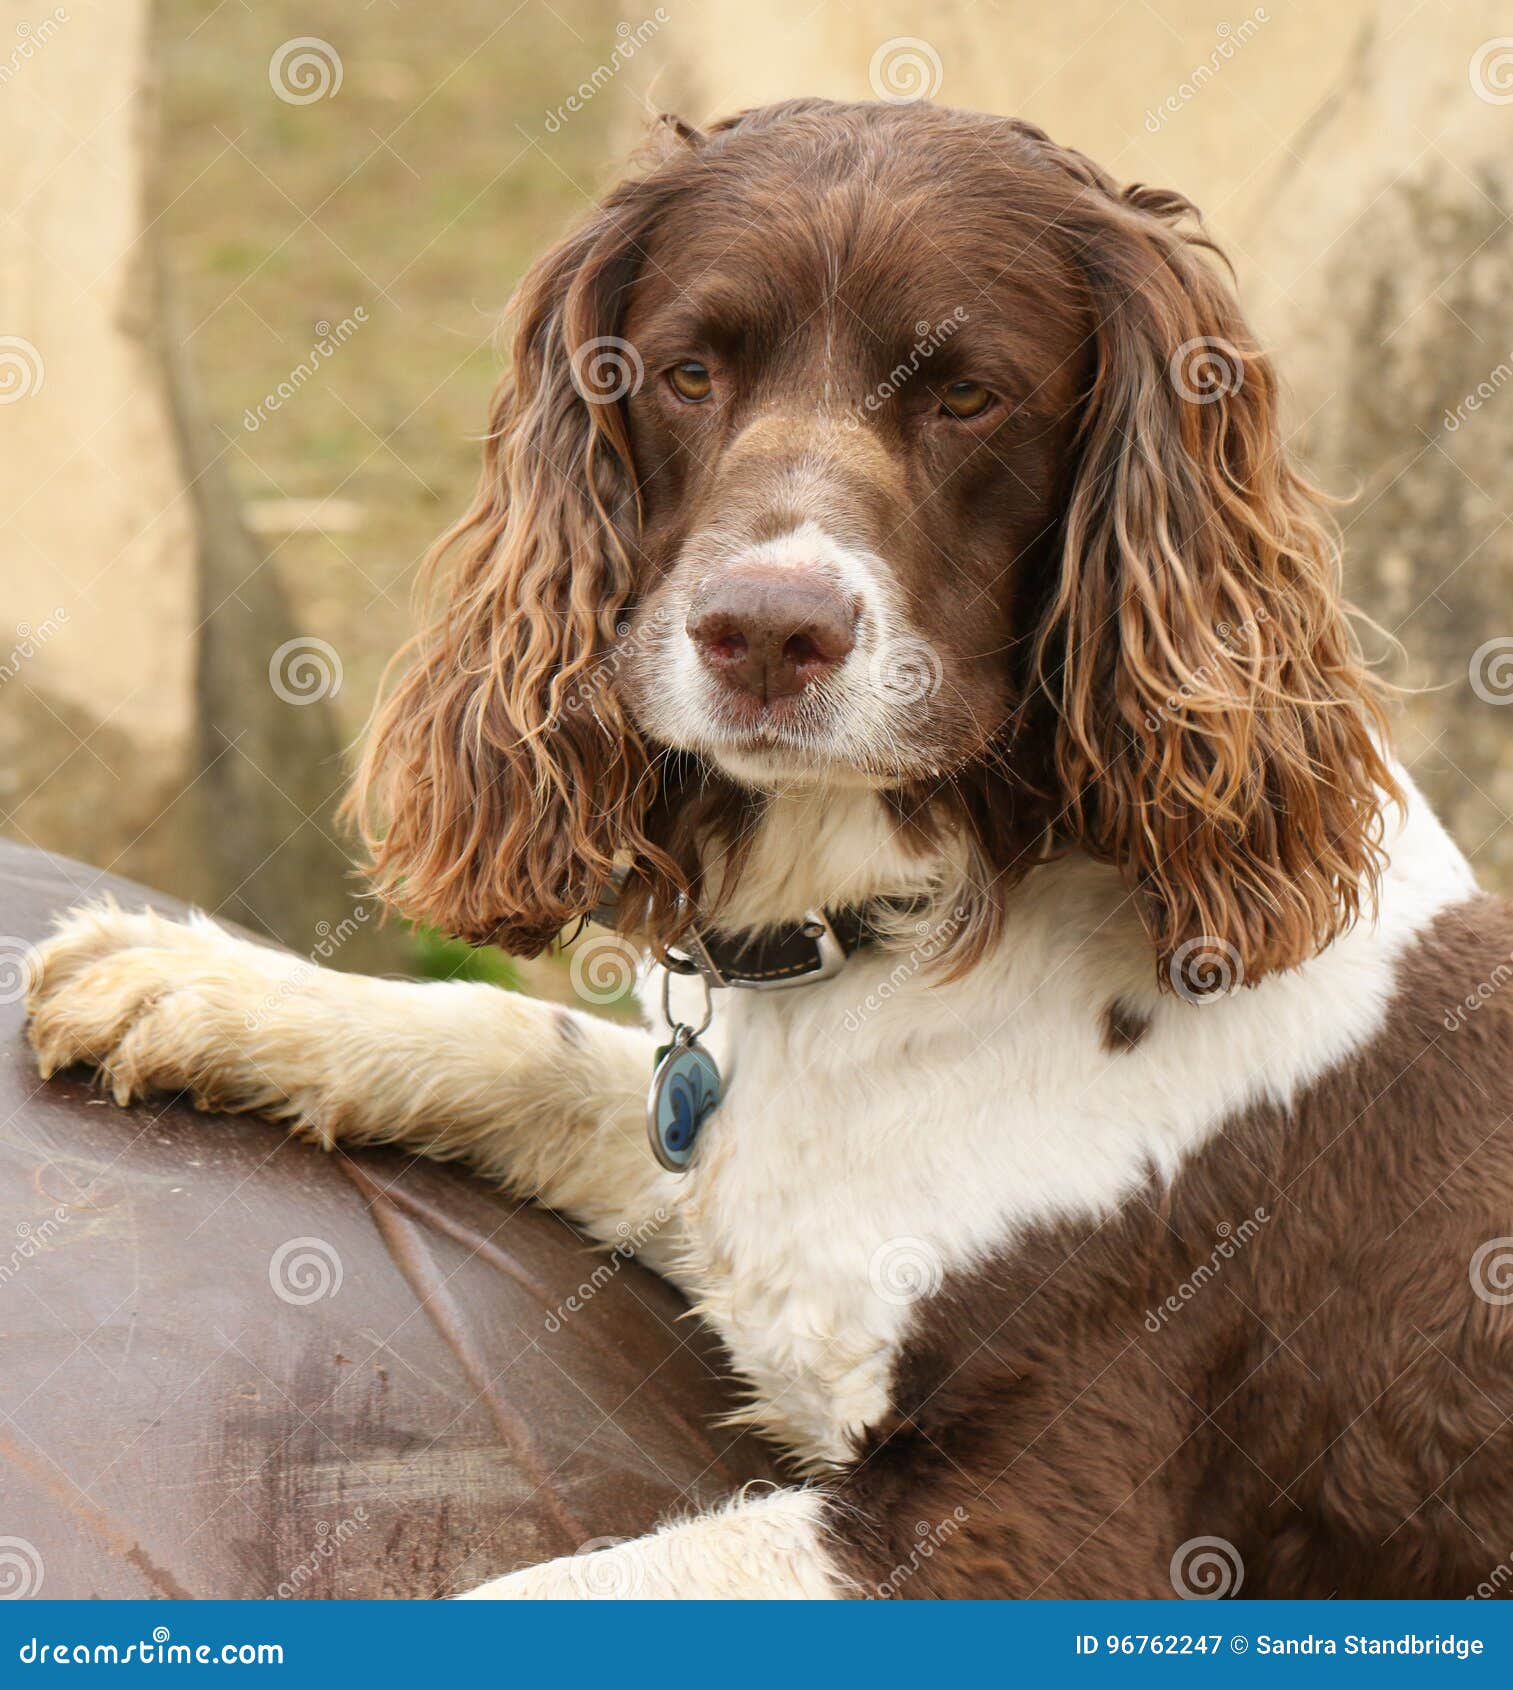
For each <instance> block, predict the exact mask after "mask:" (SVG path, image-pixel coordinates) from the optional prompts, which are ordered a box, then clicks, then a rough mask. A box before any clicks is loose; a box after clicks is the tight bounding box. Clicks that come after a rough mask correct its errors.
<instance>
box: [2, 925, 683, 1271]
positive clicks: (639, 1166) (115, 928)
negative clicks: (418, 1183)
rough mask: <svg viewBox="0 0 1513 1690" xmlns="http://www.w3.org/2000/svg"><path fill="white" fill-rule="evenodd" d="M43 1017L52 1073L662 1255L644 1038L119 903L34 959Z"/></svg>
mask: <svg viewBox="0 0 1513 1690" xmlns="http://www.w3.org/2000/svg"><path fill="white" fill-rule="evenodd" d="M29 1007H30V1011H31V1024H30V1029H29V1034H30V1038H31V1042H32V1045H33V1047H34V1048H35V1050H36V1052H37V1057H38V1061H39V1064H40V1066H41V1069H42V1072H43V1073H44V1075H46V1074H50V1073H52V1072H53V1071H54V1070H55V1069H57V1068H61V1067H63V1066H65V1065H66V1064H69V1063H88V1064H90V1065H91V1066H93V1067H95V1068H97V1069H98V1070H99V1071H100V1072H101V1074H102V1075H103V1076H104V1078H105V1080H106V1082H107V1084H108V1085H109V1087H110V1090H111V1093H112V1095H113V1096H114V1097H115V1099H116V1101H117V1102H118V1103H122V1104H125V1103H128V1102H130V1101H131V1100H132V1099H133V1098H135V1097H140V1096H142V1095H144V1094H145V1093H148V1092H153V1091H159V1092H172V1091H188V1092H190V1093H192V1094H193V1096H194V1098H195V1101H196V1103H197V1104H198V1105H199V1106H200V1107H202V1108H207V1109H228V1110H256V1111H259V1112H261V1113H263V1114H266V1115H269V1116H271V1117H273V1118H274V1119H276V1120H279V1121H283V1122H286V1123H288V1124H289V1126H290V1127H291V1128H292V1129H293V1130H295V1131H297V1132H299V1133H301V1134H304V1135H307V1136H310V1137H314V1138H316V1139H319V1140H320V1141H321V1142H322V1143H324V1144H326V1145H328V1146H330V1145H334V1144H336V1143H337V1142H338V1141H341V1142H345V1143H359V1144H361V1143H367V1144H380V1143H393V1144H402V1145H404V1146H406V1147H407V1148H409V1149H412V1150H415V1151H419V1152H421V1153H423V1154H425V1155H428V1156H434V1157H440V1158H443V1159H460V1160H464V1161H466V1162H468V1163H470V1164H471V1165H472V1166H473V1167H475V1168H477V1169H478V1170H479V1171H480V1172H481V1173H483V1174H485V1175H487V1176H489V1177H490V1178H492V1179H497V1180H499V1181H501V1182H503V1183H505V1184H507V1185H509V1186H510V1187H511V1188H512V1189H514V1190H516V1191H518V1192H520V1193H521V1194H522V1195H527V1196H532V1197H538V1198H540V1199H541V1200H542V1201H544V1202H546V1203H549V1204H551V1205H552V1206H553V1207H555V1208H559V1209H561V1210H563V1211H564V1212H565V1213H567V1214H570V1215H573V1216H575V1217H576V1218H577V1219H579V1220H580V1221H582V1222H583V1224H584V1225H585V1226H586V1227H587V1228H588V1229H589V1230H590V1231H591V1232H594V1233H595V1234H597V1235H599V1236H601V1237H603V1238H605V1239H606V1240H609V1241H612V1242H619V1241H621V1240H622V1239H623V1238H624V1236H625V1233H626V1229H627V1227H630V1228H638V1229H639V1228H642V1227H646V1228H647V1229H648V1237H649V1242H648V1245H647V1247H646V1249H645V1250H644V1251H643V1254H645V1255H646V1256H647V1257H648V1258H649V1259H652V1260H654V1261H655V1259H656V1256H657V1247H656V1243H655V1240H654V1238H651V1234H653V1233H654V1232H655V1230H656V1229H655V1227H654V1226H653V1225H652V1223H653V1222H654V1221H655V1220H656V1219H657V1218H658V1210H659V1199H660V1196H661V1195H665V1194H662V1193H660V1192H659V1185H660V1183H661V1181H660V1178H659V1170H658V1169H657V1166H656V1163H655V1162H654V1161H653V1159H652V1157H651V1155H650V1154H649V1152H648V1150H647V1147H646V1137H645V1127H644V1125H643V1116H642V1099H643V1098H644V1095H645V1090H646V1084H647V1080H648V1077H649V1075H650V1073H651V1068H652V1057H653V1047H652V1039H651V1036H650V1035H649V1034H647V1033H644V1032H640V1031H638V1030H634V1029H631V1028H623V1027H616V1026H613V1025H611V1024H610V1023H608V1022H606V1021H603V1020H601V1019H598V1018H596V1017H594V1016H590V1015H586V1014H580V1013H578V1012H576V1011H572V1010H568V1009H564V1008H560V1007H558V1006H555V1005H550V1004H544V1003H540V1002H538V1001H536V1000H534V999H531V998H527V997H522V996H520V995H518V994H516V993H512V992H506V991H502V990H500V989H499V988H498V987H494V986H487V985H473V984H463V983H444V984H443V983H427V982H420V983H415V982H409V981H401V980H379V979H371V978H364V977H361V976H357V975H352V974H338V973H335V972H334V971H332V970H328V969H323V968H317V967H315V966H313V965H312V964H310V963H307V962H303V961H301V960H300V959H299V958H297V957H293V956H290V955H289V954H288V953H286V952H283V951H277V950H273V949H270V948H269V947H267V946H264V945H259V944H254V943H252V942H250V941H248V940H245V939H238V938H234V937H232V935H230V934H229V933H226V932H224V931H222V929H220V928H219V927H217V926H215V925H214V924H213V923H212V922H210V921H208V920H206V919H205V918H203V917H200V918H197V919H195V920H194V921H192V922H189V923H182V922H173V921H168V920H166V919H165V918H164V917H162V916H158V915H155V914H153V913H151V912H148V911H142V912H138V913H128V912H126V911H123V910H120V909H117V908H115V907H113V906H111V905H100V906H96V907H94V908H90V909H85V910H80V911H77V912H75V913H73V914H71V915H70V916H68V917H67V918H66V919H65V920H64V922H63V923H62V924H61V926H60V927H59V929H58V931H57V933H56V935H55V936H54V937H53V938H51V939H50V940H48V941H47V942H46V943H45V944H43V945H42V946H40V947H39V949H38V952H37V954H36V958H35V963H34V970H33V982H32V990H31V994H30V999H29ZM666 1242H667V1243H668V1244H670V1243H671V1241H670V1240H668V1241H666Z"/></svg>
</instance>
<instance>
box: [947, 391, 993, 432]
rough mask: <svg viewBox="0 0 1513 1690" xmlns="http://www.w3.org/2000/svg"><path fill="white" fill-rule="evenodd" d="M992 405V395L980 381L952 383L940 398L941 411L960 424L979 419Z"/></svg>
mask: <svg viewBox="0 0 1513 1690" xmlns="http://www.w3.org/2000/svg"><path fill="white" fill-rule="evenodd" d="M992 403H993V395H992V394H991V393H989V392H988V390H987V388H985V387H984V386H983V385H982V383H981V382H980V381H953V382H952V383H951V385H950V386H949V387H948V388H946V390H945V391H944V392H943V393H942V394H941V396H940V408H941V410H943V411H944V412H945V413H946V415H947V416H948V417H958V418H960V420H961V421H962V422H966V421H967V420H968V419H969V418H971V417H980V416H981V415H982V413H983V412H984V411H985V410H987V408H988V406H989V405H991V404H992Z"/></svg>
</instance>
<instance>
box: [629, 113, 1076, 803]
mask: <svg viewBox="0 0 1513 1690" xmlns="http://www.w3.org/2000/svg"><path fill="white" fill-rule="evenodd" d="M896 128H897V131H898V133H897V138H896V143H895V144H894V145H893V146H891V147H889V148H888V150H887V152H886V154H885V155H883V156H879V157H876V158H870V157H869V158H868V159H867V160H866V161H865V162H859V163H857V164H856V165H850V164H849V163H848V161H846V160H844V159H838V160H836V161H835V163H834V164H833V165H832V166H831V167H830V168H828V169H823V170H821V171H819V172H813V171H811V172H806V173H805V174H804V175H803V176H802V177H801V178H800V179H799V180H797V181H790V180H789V178H790V177H792V175H793V164H794V160H793V158H792V156H791V144H790V143H786V142H785V141H784V138H783V136H782V135H781V134H780V133H771V132H769V133H766V134H763V135H759V136H757V137H754V138H753V139H752V140H751V141H750V142H749V143H747V144H746V145H745V146H744V147H742V148H739V149H736V148H732V149H730V151H729V153H728V155H727V156H726V158H725V160H724V161H723V168H720V169H717V170H710V171H706V172H704V173H702V174H699V173H695V174H693V175H692V177H691V179H690V181H689V184H688V186H687V188H686V190H685V191H684V192H682V193H681V194H679V195H678V196H677V198H676V200H675V201H674V203H672V204H671V205H670V206H669V208H668V210H667V212H666V214H665V216H664V217H663V218H662V219H660V220H659V222H658V224H657V226H656V228H655V230H654V231H653V233H652V235H651V238H650V240H649V241H648V242H647V245H646V250H645V255H644V259H643V261H642V263H641V266H640V269H639V272H638V275H637V278H636V281H635V283H634V285H633V287H632V289H631V293H630V297H629V301H628V305H627V308H626V310H625V314H624V317H623V321H622V334H623V338H624V340H625V342H626V343H627V350H626V351H625V352H624V354H623V356H624V357H625V358H627V359H629V358H634V360H635V365H636V367H637V368H638V369H639V371H640V372H641V378H640V380H639V381H638V382H637V383H636V385H635V390H634V391H633V392H632V393H630V394H629V395H628V396H627V398H626V400H625V407H626V411H627V413H628V433H629V443H630V450H631V454H632V457H633V461H634V465H635V472H636V478H637V483H638V485H639V489H640V495H641V504H642V511H641V525H640V532H639V536H638V560H637V579H636V590H635V599H634V605H633V608H632V610H631V614H630V616H629V621H628V630H627V634H626V636H625V637H624V646H623V649H624V653H625V656H624V660H623V663H622V665H621V669H620V676H619V684H620V692H621V696H622V697H623V699H624V700H625V702H626V704H627V706H628V708H629V710H630V712H631V713H632V715H633V717H634V719H635V721H636V722H637V723H638V724H639V725H640V727H641V728H642V729H643V730H644V731H645V733H646V734H647V735H648V736H649V737H650V738H651V739H652V740H653V741H655V742H657V743H659V744H662V745H668V746H674V747H677V748H678V749H680V750H684V751H688V752H693V753H696V754H698V755H699V756H700V757H701V758H704V759H707V760H708V761H710V762H712V763H713V764H715V765H716V766H718V767H719V768H721V769H722V770H724V771H725V772H726V773H728V774H729V775H731V776H733V777H735V778H737V779H741V780H746V781H754V782H757V783H763V782H767V781H781V780H784V779H792V780H814V779H816V778H822V779H829V780H832V781H838V782H851V781H863V782H867V783H870V784H877V785H889V784H897V783H898V782H900V781H901V780H904V779H909V778H919V777H928V776H929V775H930V774H931V773H932V772H940V771H946V770H950V769H957V768H961V767H963V766H965V765H968V764H970V763H971V762H972V761H973V760H974V759H975V758H977V757H979V756H980V755H981V754H982V752H983V750H984V748H985V747H986V746H987V745H989V744H990V743H991V742H992V740H993V739H994V736H995V735H996V734H997V733H998V732H999V730H1000V729H1001V728H1002V726H1003V724H1004V722H1005V720H1006V718H1007V717H1008V715H1009V714H1010V711H1011V709H1012V706H1013V703H1014V702H1015V700H1014V698H1013V690H1014V689H1013V687H1012V685H1011V675H1012V666H1011V664H1010V663H1009V662H1008V661H1007V658H1006V654H1007V653H1008V651H1009V649H1010V648H1011V647H1012V646H1013V645H1014V643H1015V642H1016V641H1022V640H1024V639H1025V638H1026V635H1027V631H1028V629H1027V619H1028V614H1029V609H1030V606H1029V604H1028V602H1027V601H1028V599H1029V597H1030V595H1031V594H1032V593H1033V591H1034V587H1035V581H1034V579H1033V578H1034V576H1035V565H1036V563H1037V562H1038V561H1041V560H1043V559H1044V558H1045V556H1046V554H1047V552H1048V550H1049V548H1050V545H1051V542H1052V539H1053V536H1054V534H1055V531H1056V528H1057V526H1058V521H1059V517H1060V513H1061V509H1062V506H1063V503H1064V500H1065V495H1066V491H1067V485H1068V479H1067V471H1068V465H1069V463H1070V460H1071V454H1072V443H1073V437H1074V434H1075V431H1076V424H1077V419H1078V416H1079V414H1080V408H1081V400H1082V398H1083V397H1084V395H1085V394H1086V392H1087V390H1088V388H1089V386H1090V384H1091V379H1092V370H1093V339H1092V332H1091V323H1090V320H1089V317H1088V313H1087V311H1086V309H1085V307H1084V304H1083V301H1082V300H1081V298H1080V295H1079V291H1078V289H1077V287H1076V285H1075V278H1074V276H1073V275H1072V274H1071V273H1070V271H1069V269H1068V268H1067V267H1066V266H1065V265H1064V264H1063V263H1062V262H1061V261H1060V259H1059V257H1058V255H1057V254H1056V253H1055V252H1053V251H1046V252H1040V253H1035V252H1033V251H1031V253H1030V254H1029V255H1028V256H1026V253H1025V248H1027V247H1031V248H1032V247H1033V242H1034V239H1035V236H1036V234H1037V232H1038V229H1039V226H1038V222H1037V216H1036V215H1032V216H1030V217H1026V216H1025V215H1024V208H1023V206H1020V207H1019V208H1016V207H1015V204H1014V201H1015V197H1016V193H1018V195H1019V197H1020V198H1021V199H1023V197H1024V195H1023V182H1022V177H1023V175H1024V170H1023V166H1022V165H1019V166H1017V167H1016V166H1015V165H1014V164H1013V163H1012V162H1011V161H1009V160H1003V161H1000V162H998V163H995V162H994V160H993V159H992V158H991V157H986V158H985V156H984V154H983V150H982V147H981V144H980V139H979V138H977V137H974V136H973V135H971V134H970V132H969V131H967V130H966V129H965V128H963V129H961V130H954V131H953V130H946V131H944V132H931V131H929V130H928V129H924V128H919V129H915V130H911V128H910V126H909V125H907V124H902V125H897V126H896Z"/></svg>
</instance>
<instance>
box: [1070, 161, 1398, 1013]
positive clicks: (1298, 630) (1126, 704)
mask: <svg viewBox="0 0 1513 1690" xmlns="http://www.w3.org/2000/svg"><path fill="white" fill-rule="evenodd" d="M1074 169H1075V170H1076V173H1077V174H1078V175H1079V177H1081V179H1082V180H1083V181H1084V182H1085V183H1086V186H1085V187H1084V188H1083V189H1082V191H1081V192H1080V193H1079V195H1078V199H1077V205H1076V209H1075V211H1074V212H1073V214H1072V215H1071V217H1069V219H1068V227H1069V229H1071V230H1072V231H1073V232H1074V239H1075V240H1076V242H1077V252H1078V264H1079V266H1080V268H1081V271H1082V274H1083V275H1084V277H1085V278H1086V284H1087V290H1088V298H1089V301H1090V306H1091V310H1092V312H1093V315H1094V320H1095V341H1096V374H1095V377H1094V380H1093V385H1092V389H1091V392H1090V395H1089V398H1088V401H1087V408H1086V411H1085V414H1084V417H1083V422H1082V428H1081V438H1080V453H1081V457H1080V468H1079V470H1078V472H1077V478H1076V481H1075V484H1074V487H1073V489H1072V493H1071V497H1070V503H1069V509H1068V512H1067V516H1066V521H1065V548H1064V556H1063V561H1062V565H1061V573H1060V577H1059V581H1058V584H1057V588H1056V591H1055V595H1054V599H1053V602H1052V604H1051V607H1050V611H1049V615H1048V620H1047V622H1046V623H1045V625H1044V627H1043V631H1042V634H1041V638H1040V646H1039V662H1040V672H1041V675H1042V678H1043V680H1044V682H1045V684H1046V685H1047V686H1048V687H1049V689H1050V691H1051V693H1052V698H1053V703H1054V706H1055V710H1056V714H1057V726H1056V730H1055V732H1056V735H1057V738H1056V745H1055V757H1056V767H1057V772H1058V775H1059V779H1060V782H1061V785H1062V791H1063V795H1064V798H1065V800H1066V802H1067V803H1068V810H1067V815H1066V823H1067V826H1068V829H1069V831H1070V832H1071V833H1072V834H1073V835H1074V836H1076V837H1077V838H1079V839H1080V841H1081V842H1082V843H1083V844H1084V845H1085V846H1086V848H1088V849H1089V850H1090V851H1091V852H1092V853H1093V854H1094V855H1095V856H1098V857H1100V858H1102V859H1105V860H1107V861H1110V862H1113V863H1116V864H1118V865H1119V866H1120V867H1121V869H1123V871H1124V873H1125V874H1126V876H1127V878H1128V881H1129V884H1130V888H1131V891H1132V893H1133V895H1134V897H1135V900H1136V903H1137V906H1138V908H1139V910H1140V913H1141V916H1142V919H1143V921H1144V923H1145V925H1146V928H1147V930H1148V932H1149V933H1150V935H1151V938H1152V940H1153V942H1154V944H1155V947H1156V950H1157V953H1158V956H1159V958H1160V977H1161V979H1162V982H1163V984H1166V985H1169V986H1174V987H1175V988H1176V989H1178V990H1180V991H1183V992H1184V993H1191V992H1195V991H1196V992H1201V991H1203V990H1204V989H1207V988H1211V987H1213V986H1215V985H1221V984H1227V983H1232V982H1245V983H1254V982H1255V981H1257V980H1259V979H1260V978H1261V977H1262V976H1264V975H1265V974H1267V973H1269V972H1271V971H1273V970H1276V969H1285V968H1289V967H1292V966H1295V965H1296V964H1298V963H1300V962H1302V961H1304V960H1306V959H1307V958H1308V957H1310V956H1312V955H1313V954H1314V953H1315V952H1316V951H1318V949H1319V948H1320V947H1321V946H1323V945H1325V944H1327V943H1328V941H1329V940H1330V939H1331V938H1332V937H1333V936H1334V935H1335V934H1336V933H1338V932H1339V931H1341V929H1342V928H1343V927H1345V926H1347V925H1348V924H1349V923H1351V922H1352V921H1353V920H1355V919H1356V917H1357V916H1358V915H1359V914H1360V913H1361V912H1362V910H1363V908H1368V909H1369V907H1370V906H1371V904H1372V902H1373V900H1374V896H1375V891H1376V884H1377V880H1378V876H1379V873H1380V867H1381V860H1382V857H1381V850H1380V839H1381V833H1382V819H1381V808H1382V805H1383V803H1384V801H1385V800H1387V799H1395V798H1396V797H1397V796H1398V794H1397V789H1396V787H1395V786H1394V783H1393V780H1392V777H1391V774H1390V773H1389V771H1388V769H1387V767H1386V766H1385V763H1384V761H1383V756H1382V752H1381V750H1380V749H1379V747H1380V745H1381V744H1382V743H1383V735H1384V733H1385V724H1384V721H1383V717H1382V711H1381V706H1380V703H1379V699H1378V689H1377V686H1376V684H1375V682H1374V680H1373V678H1372V676H1371V675H1370V674H1369V672H1368V670H1367V668H1366V666H1365V664H1364V663H1363V660H1362V657H1361V653H1360V649H1359V645H1358V643H1357V641H1356V638H1355V635H1354V632H1353V630H1352V628H1351V626H1350V622H1349V619H1348V615H1349V613H1348V609H1347V607H1346V605H1345V604H1344V602H1343V600H1342V599H1341V597H1340V593H1339V582H1338V576H1339V556H1338V546H1337V543H1336V540H1335V536H1334V530H1333V528H1332V526H1331V525H1330V524H1329V523H1328V521H1327V520H1326V517H1325V514H1324V511H1323V509H1322V505H1321V501H1320V498H1319V496H1318V495H1317V494H1316V493H1315V491H1314V489H1313V488H1311V487H1310V486H1309V485H1308V483H1307V482H1306V481H1304V480H1303V479H1302V478H1301V477H1300V476H1299V475H1298V474H1297V472H1296V471H1295V470H1294V469H1293V467H1292V465H1291V464H1290V463H1289V461H1288V458H1287V455H1286V452H1285V449H1284V446H1283V443H1282V440H1281V437H1280V434H1279V431H1278V422H1277V393H1276V381H1275V378H1274V376H1273V373H1272V369H1271V366H1270V364H1269V363H1268V361H1267V359H1266V358H1265V357H1264V356H1263V355H1262V354H1261V353H1260V352H1259V351H1258V350H1257V348H1256V346H1255V344H1254V341H1253V340H1252V338H1251V336H1250V334H1249V332H1248V330H1247V329H1246V327H1245V324H1244V322H1243V321H1242V319H1241V316H1240V312H1239V308H1238V306H1237V304H1236V302H1235V300H1234V298H1233V296H1232V294H1231V292H1230V290H1229V287H1228V285H1227V284H1226V282H1225V280H1224V279H1223V278H1222V276H1221V275H1220V274H1219V273H1218V271H1217V269H1216V267H1215V266H1214V264H1213V263H1212V261H1211V258H1210V256H1209V255H1210V253H1212V251H1213V249H1212V247H1211V246H1210V243H1209V242H1208V241H1207V240H1206V239H1205V238H1203V237H1202V236H1201V234H1195V233H1193V232H1191V230H1190V225H1189V224H1188V222H1187V219H1188V218H1189V217H1190V216H1192V215H1194V214H1193V213H1192V208H1191V207H1190V206H1189V205H1188V204H1187V203H1186V202H1185V201H1184V200H1182V199H1180V198H1179V197H1178V196H1176V195H1172V194H1166V193H1159V192H1155V191H1152V190H1148V189H1142V188H1135V189H1131V190H1129V191H1128V192H1126V193H1124V194H1120V193H1118V192H1117V191H1116V190H1114V189H1113V188H1112V186H1111V185H1110V184H1108V183H1107V182H1106V179H1102V177H1101V173H1097V172H1094V171H1093V170H1092V169H1091V167H1088V166H1086V161H1083V160H1076V162H1075V166H1074Z"/></svg>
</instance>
